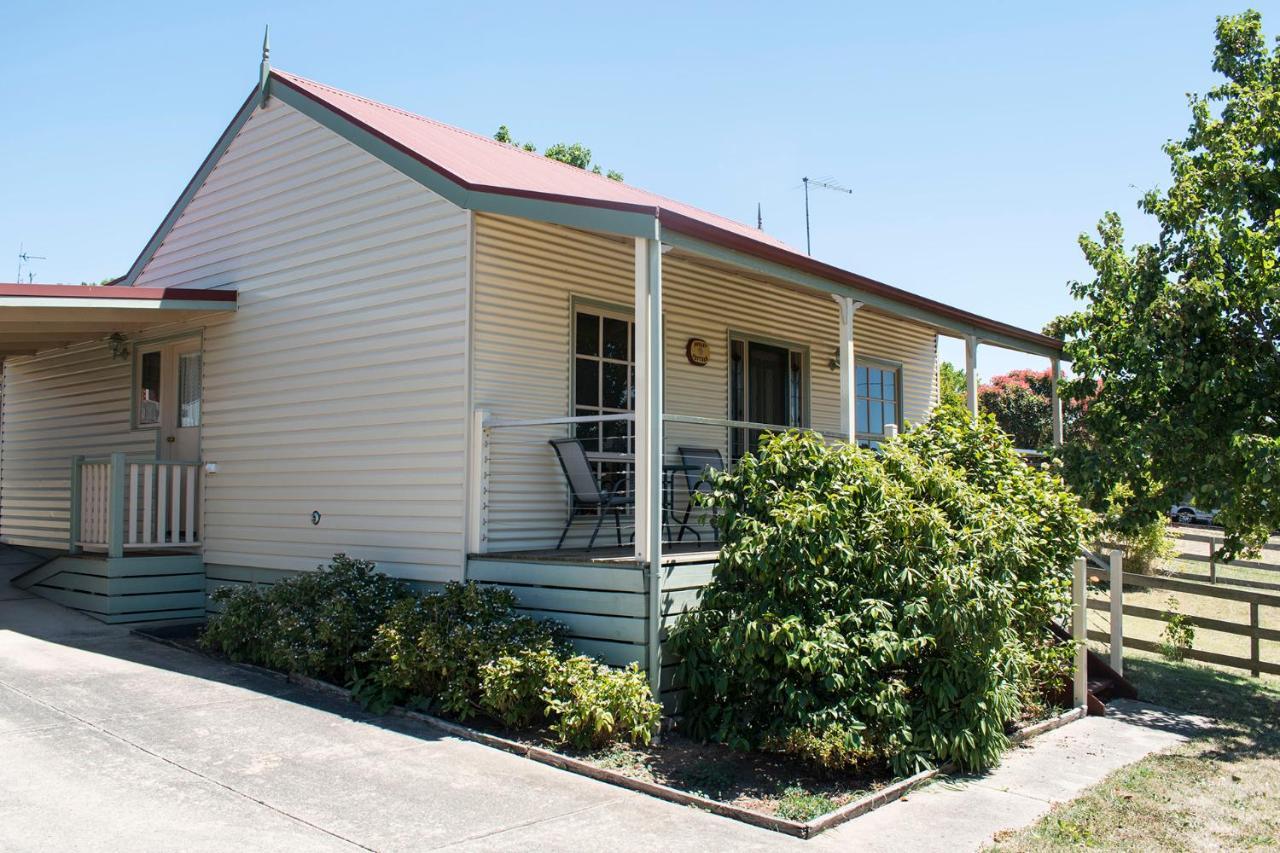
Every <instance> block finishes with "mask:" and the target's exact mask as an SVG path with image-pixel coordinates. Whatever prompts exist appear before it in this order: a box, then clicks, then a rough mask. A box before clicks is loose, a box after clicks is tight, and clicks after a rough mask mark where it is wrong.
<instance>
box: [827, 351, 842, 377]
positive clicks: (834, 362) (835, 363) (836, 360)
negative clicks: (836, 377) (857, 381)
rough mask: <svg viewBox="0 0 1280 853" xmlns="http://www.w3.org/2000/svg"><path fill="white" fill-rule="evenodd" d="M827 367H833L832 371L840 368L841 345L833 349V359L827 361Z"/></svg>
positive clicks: (834, 371)
mask: <svg viewBox="0 0 1280 853" xmlns="http://www.w3.org/2000/svg"><path fill="white" fill-rule="evenodd" d="M827 367H829V368H831V372H832V373H836V372H837V371H839V370H840V347H836V348H835V349H834V350H832V356H831V360H830V361H828V362H827Z"/></svg>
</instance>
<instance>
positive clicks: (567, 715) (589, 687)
mask: <svg viewBox="0 0 1280 853" xmlns="http://www.w3.org/2000/svg"><path fill="white" fill-rule="evenodd" d="M479 705H480V707H481V709H483V710H484V711H485V712H486V713H488V714H489V715H490V716H492V717H494V718H495V719H497V720H499V721H500V722H503V723H505V724H507V725H510V726H515V727H520V726H528V725H532V724H534V723H536V722H537V721H539V720H540V719H542V720H549V721H550V725H549V728H550V729H551V731H552V732H554V733H555V734H556V736H557V738H558V739H559V740H560V742H561V743H568V744H570V745H571V746H574V747H577V748H579V749H595V748H599V747H602V746H605V745H607V744H609V743H613V742H615V741H619V740H627V741H630V742H631V743H646V744H647V743H649V741H650V739H651V738H652V737H653V733H654V731H655V730H656V729H657V726H658V720H659V718H660V716H661V713H662V707H661V706H660V705H659V704H658V703H657V702H655V701H653V696H652V694H651V692H650V690H649V684H648V681H647V680H646V679H645V676H644V673H642V672H641V671H640V669H639V668H638V667H637V666H636V665H635V664H632V665H631V666H629V667H627V668H626V669H614V668H612V667H609V666H606V665H605V664H602V663H598V662H596V661H593V660H591V659H590V658H587V657H583V656H582V655H575V656H572V657H566V656H564V655H562V654H558V653H556V652H555V651H554V650H552V649H550V648H539V649H528V650H525V651H524V652H521V653H520V654H516V655H504V656H502V657H501V658H499V659H498V660H496V661H494V662H492V663H489V664H486V665H484V666H483V667H481V689H480V702H479Z"/></svg>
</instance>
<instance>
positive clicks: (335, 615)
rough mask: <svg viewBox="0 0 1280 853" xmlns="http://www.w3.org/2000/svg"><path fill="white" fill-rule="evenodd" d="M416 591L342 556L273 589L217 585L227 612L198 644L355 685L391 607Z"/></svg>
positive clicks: (216, 598) (241, 658)
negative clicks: (364, 657)
mask: <svg viewBox="0 0 1280 853" xmlns="http://www.w3.org/2000/svg"><path fill="white" fill-rule="evenodd" d="M411 595H412V593H411V592H410V591H409V589H408V588H407V587H406V586H405V585H404V584H403V583H402V582H401V581H398V580H396V579H394V578H390V577H388V576H387V575H384V574H382V573H381V572H378V571H377V570H376V566H375V565H374V564H373V563H371V562H369V561H367V560H355V559H352V558H351V557H348V556H347V555H346V554H336V555H334V557H333V560H332V561H331V562H330V563H329V565H328V566H327V567H323V566H322V567H317V570H316V571H314V572H306V573H300V574H298V575H297V576H295V577H291V578H289V579H287V580H283V581H281V582H280V583H277V584H275V585H274V586H271V587H268V588H261V587H257V586H253V587H243V588H239V589H233V588H222V589H219V590H216V591H215V592H214V593H213V596H212V598H213V600H214V601H215V602H217V603H219V604H221V605H222V606H223V610H222V612H221V613H217V614H215V615H213V616H211V617H210V619H209V624H208V626H207V627H206V629H205V631H204V633H203V635H202V636H201V638H200V643H201V645H202V646H203V647H204V648H206V649H211V650H214V651H218V652H221V653H222V654H225V655H226V656H227V657H229V658H231V659H232V660H235V661H244V662H246V663H253V664H258V665H259V666H265V667H269V668H271V669H278V670H281V671H284V672H296V673H301V674H302V675H309V676H312V677H314V678H321V679H324V680H326V681H331V682H334V683H337V684H349V683H351V682H352V681H354V680H355V679H356V678H357V677H358V676H359V675H360V662H359V659H358V654H359V653H360V652H362V651H364V650H365V649H367V648H368V647H369V644H370V642H371V641H372V640H373V636H374V632H375V631H376V629H377V628H378V626H379V625H380V624H381V623H382V622H383V620H384V619H385V618H386V614H387V612H388V611H389V610H390V609H391V608H392V607H393V606H394V605H395V604H396V603H397V602H402V601H405V600H407V598H408V597H409V596H411Z"/></svg>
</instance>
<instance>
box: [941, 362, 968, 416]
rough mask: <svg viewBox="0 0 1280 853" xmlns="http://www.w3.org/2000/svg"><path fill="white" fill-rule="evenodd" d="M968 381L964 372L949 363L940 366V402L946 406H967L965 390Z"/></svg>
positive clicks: (942, 363)
mask: <svg viewBox="0 0 1280 853" xmlns="http://www.w3.org/2000/svg"><path fill="white" fill-rule="evenodd" d="M967 381H968V380H966V379H965V375H964V371H963V370H961V369H960V368H958V367H956V366H955V365H954V364H952V363H951V362H949V361H944V362H941V363H939V364H938V401H939V402H940V403H942V405H944V406H960V407H961V408H963V407H964V404H965V388H966V384H967Z"/></svg>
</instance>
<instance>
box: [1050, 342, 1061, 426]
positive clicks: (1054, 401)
mask: <svg viewBox="0 0 1280 853" xmlns="http://www.w3.org/2000/svg"><path fill="white" fill-rule="evenodd" d="M1049 368H1050V369H1049V374H1050V375H1049V412H1050V415H1051V416H1052V418H1053V446H1054V447H1061V446H1062V396H1061V395H1060V394H1059V393H1058V383H1059V382H1060V381H1061V380H1062V362H1060V361H1059V360H1058V359H1056V358H1055V359H1053V360H1052V361H1051V362H1050V363H1049Z"/></svg>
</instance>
